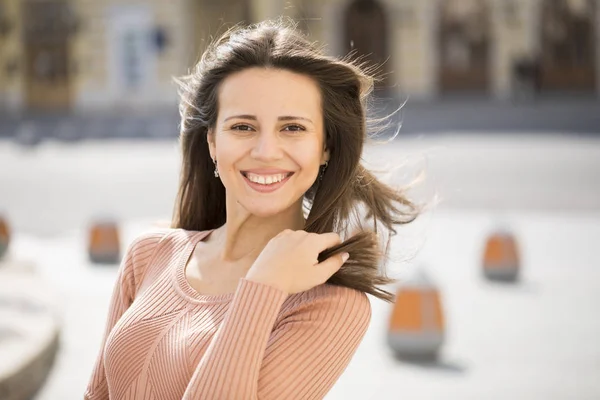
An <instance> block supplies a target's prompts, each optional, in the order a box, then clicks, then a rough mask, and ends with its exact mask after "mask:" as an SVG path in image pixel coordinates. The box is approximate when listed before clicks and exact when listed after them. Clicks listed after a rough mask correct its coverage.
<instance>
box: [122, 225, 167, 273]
mask: <svg viewBox="0 0 600 400" xmlns="http://www.w3.org/2000/svg"><path fill="white" fill-rule="evenodd" d="M173 231H174V229H169V228H151V229H148V230H145V231H142V232H141V233H138V234H137V235H136V236H135V237H134V238H133V240H131V241H130V242H129V244H128V245H127V250H126V257H129V258H131V260H132V261H133V262H134V264H136V265H140V263H144V262H145V261H147V260H148V258H151V257H152V255H153V253H154V252H155V251H156V250H157V248H158V244H159V243H160V242H162V241H164V240H165V239H166V238H167V237H169V235H171V234H172V232H173Z"/></svg>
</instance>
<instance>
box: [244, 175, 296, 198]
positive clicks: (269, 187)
mask: <svg viewBox="0 0 600 400" xmlns="http://www.w3.org/2000/svg"><path fill="white" fill-rule="evenodd" d="M240 172H241V175H242V176H243V177H244V181H245V182H246V184H247V185H248V186H249V187H250V188H251V189H254V190H255V191H257V192H260V193H270V192H274V191H275V190H277V189H279V188H280V187H282V186H283V185H285V184H286V183H287V181H288V180H290V177H291V176H292V175H293V174H294V173H293V172H290V173H288V174H286V177H285V178H284V179H283V180H281V181H280V182H276V183H270V184H262V183H256V182H252V181H251V180H250V179H248V177H247V176H246V174H245V173H244V171H240Z"/></svg>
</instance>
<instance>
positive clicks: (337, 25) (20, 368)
mask: <svg viewBox="0 0 600 400" xmlns="http://www.w3.org/2000/svg"><path fill="white" fill-rule="evenodd" d="M281 15H284V16H289V17H291V18H293V19H294V20H296V21H298V23H299V27H300V29H302V30H304V31H305V32H307V33H308V34H309V35H310V38H311V39H312V40H315V41H318V42H320V43H324V44H326V45H327V47H326V49H327V52H328V54H330V55H332V56H343V55H346V54H347V53H348V52H349V51H351V50H354V51H355V52H356V54H357V55H360V56H364V57H366V59H367V60H368V61H369V62H370V63H372V64H373V65H380V66H381V72H382V73H383V74H384V76H385V79H383V80H382V81H381V83H379V84H378V86H377V87H376V90H375V93H376V99H375V102H374V104H373V109H372V110H371V111H370V112H371V115H373V116H383V115H389V114H393V115H392V116H391V117H390V120H389V123H388V126H386V127H384V128H383V129H382V130H381V132H379V135H378V136H377V138H376V139H377V141H378V142H377V143H375V142H369V144H368V145H367V147H366V150H365V155H364V162H365V164H366V165H367V167H370V168H372V169H373V170H376V171H381V173H380V175H381V178H382V179H385V180H386V181H387V182H389V183H390V184H394V185H400V186H403V185H407V184H408V183H410V182H411V181H412V180H413V179H414V178H415V177H417V176H422V180H421V182H420V183H419V184H418V185H416V186H415V187H414V188H412V189H411V190H410V192H409V194H410V195H412V196H413V198H414V199H415V200H416V201H417V202H425V201H432V200H433V199H437V200H438V202H437V203H435V204H436V205H435V207H431V208H429V209H428V211H427V212H426V213H424V214H423V215H422V216H421V217H420V218H419V219H417V221H415V222H414V223H412V224H409V225H407V226H403V227H401V228H400V229H399V230H398V235H397V236H396V237H395V238H394V239H393V241H392V254H391V261H390V263H389V265H388V268H389V271H390V274H391V275H393V276H396V277H398V278H400V282H399V285H398V286H394V287H391V288H390V290H394V291H396V290H397V291H398V293H401V292H402V291H403V290H407V286H406V285H408V283H409V282H413V281H415V277H418V279H417V280H418V281H419V285H417V286H416V287H417V292H418V291H419V290H421V289H422V287H423V282H424V281H425V282H426V286H427V288H428V290H433V292H434V293H436V296H437V298H438V299H439V303H436V304H438V306H437V307H438V308H436V311H435V312H436V313H438V314H441V318H440V320H441V321H442V323H441V325H435V324H434V325H435V326H433V325H432V326H421V327H420V328H419V327H417V328H419V329H417V330H416V331H414V332H413V333H414V335H416V336H414V337H417V340H421V341H422V342H423V343H426V346H429V347H430V350H431V351H435V353H436V355H437V358H436V359H435V360H430V359H427V360H425V361H424V360H415V359H411V360H407V359H402V358H399V357H397V356H396V355H395V352H396V350H397V349H394V348H391V347H390V344H389V342H388V337H389V335H390V334H394V332H396V333H397V332H404V331H397V330H396V331H395V330H394V329H393V328H392V325H394V324H402V323H403V322H402V321H403V320H402V318H400V317H397V316H398V315H400V314H402V312H400V313H398V310H400V309H401V308H402V307H406V308H410V307H412V306H413V305H412V304H411V303H410V302H409V303H401V302H398V303H397V304H396V305H391V304H385V303H383V302H382V301H380V300H377V299H375V298H371V303H372V307H373V319H372V323H371V327H370V329H369V331H368V332H367V335H366V337H365V340H364V341H363V343H362V344H361V346H360V348H359V350H358V352H357V354H356V355H355V357H354V358H353V360H352V362H351V364H350V366H349V368H348V369H347V370H346V372H345V373H344V375H343V376H342V378H341V379H340V380H339V382H338V383H337V384H336V386H335V387H334V389H333V390H332V391H331V392H330V394H329V395H328V397H327V399H330V400H332V399H390V400H391V399H413V398H418V399H511V400H512V399H525V400H528V399H599V398H600V379H598V378H599V377H600V313H599V312H598V310H597V305H598V304H600V253H599V252H598V250H597V247H596V246H598V244H600V0H377V1H375V0H320V1H315V0H290V1H279V0H221V1H218V2H216V1H212V0H170V1H167V0H149V1H143V2H142V1H132V0H111V1H94V0H0V400H5V399H6V400H13V399H30V398H33V399H35V400H63V399H65V400H70V399H81V398H82V397H83V391H84V390H85V386H86V384H87V382H88V379H89V378H90V374H91V369H92V366H93V363H94V361H95V358H96V356H97V354H98V351H99V346H100V341H101V338H102V335H103V330H104V324H105V319H106V313H107V310H108V300H109V296H110V294H111V292H112V287H113V285H114V282H115V278H116V272H117V266H118V264H117V263H113V264H109V265H98V264H95V263H93V262H91V261H90V258H89V255H88V246H89V244H90V237H91V233H90V232H91V230H92V228H93V227H94V226H96V225H97V224H99V223H100V222H104V223H106V222H107V221H109V222H111V223H112V224H113V225H114V226H116V228H117V229H118V233H119V238H118V241H119V242H120V245H121V248H122V249H124V248H125V247H126V246H127V244H129V242H130V241H131V240H132V239H133V238H134V237H135V236H137V235H138V234H140V233H141V232H142V231H144V230H145V229H148V228H150V227H152V226H153V225H154V224H157V223H159V222H160V221H162V223H164V222H165V221H168V220H169V219H170V217H171V212H172V208H173V204H174V200H175V195H176V191H177V184H178V173H179V168H180V165H179V162H180V155H179V147H178V142H177V139H178V132H179V117H178V112H177V101H178V99H177V90H176V85H175V84H174V82H173V77H174V76H175V77H176V76H181V75H183V74H185V73H187V72H188V70H189V69H190V68H192V67H193V65H194V64H195V62H196V61H197V60H198V58H199V56H200V54H201V53H202V51H203V49H205V48H206V45H207V44H208V42H209V41H210V38H211V36H215V35H218V34H219V33H221V32H223V31H224V30H225V29H226V28H228V27H230V26H232V25H233V24H235V23H238V22H242V23H248V22H257V21H260V20H263V19H267V18H274V17H278V16H281ZM398 109H399V110H400V111H398V112H395V111H396V110H398ZM394 112H395V113H394ZM502 235H504V236H502ZM500 236H502V237H506V236H508V237H511V238H512V242H502V243H505V244H504V246H508V247H510V246H512V245H511V244H508V245H507V244H506V243H512V244H513V245H516V250H515V252H516V253H517V256H516V259H515V258H514V257H512V258H511V256H505V258H504V259H502V260H503V264H502V265H503V266H505V267H506V266H507V268H508V269H507V271H508V272H507V273H508V274H511V273H514V274H516V275H517V277H516V278H515V277H513V278H514V279H508V280H506V279H504V280H503V281H502V282H499V281H498V280H497V279H490V276H489V266H490V265H491V264H490V263H492V261H491V260H492V258H493V257H494V256H490V254H496V255H497V253H494V252H493V251H491V250H489V248H490V247H489V246H490V243H497V241H494V240H495V239H494V238H497V237H500ZM7 238H10V240H9V241H8V239H7ZM490 251H491V252H490ZM3 253H4V254H3ZM500 254H512V253H511V251H508V250H506V249H504V250H502V251H500ZM500 258H502V256H501V257H500ZM511 268H512V269H511ZM404 282H406V285H404V284H403V283H404ZM403 285H404V286H403ZM412 290H414V287H413V288H412ZM401 311H402V310H401ZM415 312H416V313H417V314H419V313H423V315H425V314H427V315H429V314H430V313H431V312H433V311H431V310H425V309H424V308H422V309H421V308H420V309H419V310H417V311H415ZM392 316H395V317H392ZM396 317H397V319H394V318H396ZM426 319H427V318H425V317H423V320H426ZM392 322H393V323H392ZM412 328H414V327H412ZM431 332H434V333H435V334H436V335H437V334H439V336H440V337H442V339H441V340H440V341H438V342H435V340H434V341H431V340H430V338H431V337H433V336H431ZM413 333H411V334H413ZM398 335H400V334H398ZM419 335H421V336H419ZM414 337H413V336H411V338H414ZM435 337H437V336H435ZM411 340H412V339H411ZM427 343H429V344H427Z"/></svg>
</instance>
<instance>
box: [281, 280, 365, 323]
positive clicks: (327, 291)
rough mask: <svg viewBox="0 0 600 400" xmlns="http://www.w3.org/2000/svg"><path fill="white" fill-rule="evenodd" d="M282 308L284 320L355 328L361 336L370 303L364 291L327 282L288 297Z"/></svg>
mask: <svg viewBox="0 0 600 400" xmlns="http://www.w3.org/2000/svg"><path fill="white" fill-rule="evenodd" d="M284 309H285V313H284V314H285V315H286V316H287V318H290V317H291V318H294V317H300V318H302V319H307V318H308V319H310V320H314V321H321V323H326V324H331V325H335V326H342V327H343V326H345V327H347V328H348V327H354V328H356V329H357V330H359V331H362V332H363V333H364V331H366V330H367V328H368V327H369V324H370V322H371V302H370V300H369V297H368V296H367V295H366V294H365V293H364V292H361V291H359V290H356V289H352V288H348V287H344V286H338V285H331V284H327V283H326V284H323V285H319V286H316V287H314V288H312V289H310V290H307V291H305V292H302V293H297V294H294V295H291V296H289V297H288V299H287V300H286V304H285V305H284Z"/></svg>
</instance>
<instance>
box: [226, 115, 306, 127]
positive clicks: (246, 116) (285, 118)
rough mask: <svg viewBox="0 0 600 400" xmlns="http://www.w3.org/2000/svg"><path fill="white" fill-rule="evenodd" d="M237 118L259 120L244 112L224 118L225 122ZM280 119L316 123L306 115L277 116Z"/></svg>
mask: <svg viewBox="0 0 600 400" xmlns="http://www.w3.org/2000/svg"><path fill="white" fill-rule="evenodd" d="M235 118H239V119H250V120H252V121H257V120H258V119H257V118H256V115H250V114H242V115H232V116H231V117H227V118H225V119H224V120H223V122H226V121H229V120H230V119H235ZM277 120H278V121H294V120H301V121H308V122H310V123H311V124H313V125H314V123H313V122H312V121H311V120H310V119H308V118H304V117H297V116H294V115H282V116H281V117H279V118H277Z"/></svg>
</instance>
